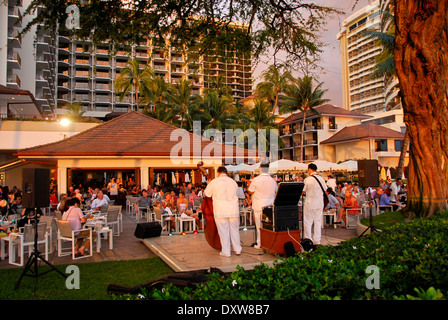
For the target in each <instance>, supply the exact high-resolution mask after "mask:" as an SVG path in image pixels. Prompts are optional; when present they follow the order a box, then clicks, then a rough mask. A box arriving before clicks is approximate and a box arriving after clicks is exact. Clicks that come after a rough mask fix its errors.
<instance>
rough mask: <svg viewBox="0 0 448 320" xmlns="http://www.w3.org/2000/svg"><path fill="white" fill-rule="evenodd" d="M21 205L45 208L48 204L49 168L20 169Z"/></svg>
mask: <svg viewBox="0 0 448 320" xmlns="http://www.w3.org/2000/svg"><path fill="white" fill-rule="evenodd" d="M22 190H23V191H22V207H23V208H46V207H48V206H50V170H49V169H42V168H24V169H22Z"/></svg>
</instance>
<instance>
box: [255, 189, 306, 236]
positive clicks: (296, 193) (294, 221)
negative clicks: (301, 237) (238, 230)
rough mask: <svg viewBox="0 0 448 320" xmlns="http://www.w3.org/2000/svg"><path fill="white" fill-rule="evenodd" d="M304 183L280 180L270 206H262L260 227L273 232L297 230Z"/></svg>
mask: <svg viewBox="0 0 448 320" xmlns="http://www.w3.org/2000/svg"><path fill="white" fill-rule="evenodd" d="M304 186H305V184H304V183H303V182H282V183H280V184H279V186H278V190H277V194H276V195H275V200H274V204H273V205H272V206H267V207H263V211H262V217H261V222H262V227H263V229H266V230H271V231H275V232H280V231H287V230H299V228H300V226H299V207H298V204H299V200H300V196H301V195H302V190H303V188H304Z"/></svg>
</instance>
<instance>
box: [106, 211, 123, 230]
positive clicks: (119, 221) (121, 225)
mask: <svg viewBox="0 0 448 320" xmlns="http://www.w3.org/2000/svg"><path fill="white" fill-rule="evenodd" d="M113 209H118V210H119V212H118V224H119V225H120V232H123V213H122V209H123V207H122V206H120V205H113V206H109V210H113Z"/></svg>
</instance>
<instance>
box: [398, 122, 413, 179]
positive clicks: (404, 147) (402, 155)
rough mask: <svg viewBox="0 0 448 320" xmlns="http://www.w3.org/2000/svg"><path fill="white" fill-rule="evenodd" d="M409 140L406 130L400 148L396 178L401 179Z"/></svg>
mask: <svg viewBox="0 0 448 320" xmlns="http://www.w3.org/2000/svg"><path fill="white" fill-rule="evenodd" d="M409 140H410V139H409V133H408V130H407V129H406V132H405V133H404V139H403V144H402V146H401V152H400V159H399V160H398V166H397V174H396V178H401V177H402V176H403V169H404V161H405V160H406V156H407V155H408V148H409Z"/></svg>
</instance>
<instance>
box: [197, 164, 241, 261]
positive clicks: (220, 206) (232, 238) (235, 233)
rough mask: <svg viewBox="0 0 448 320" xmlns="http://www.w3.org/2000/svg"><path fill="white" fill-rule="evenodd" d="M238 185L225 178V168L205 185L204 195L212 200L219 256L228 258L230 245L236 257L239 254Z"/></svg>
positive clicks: (219, 169)
mask: <svg viewBox="0 0 448 320" xmlns="http://www.w3.org/2000/svg"><path fill="white" fill-rule="evenodd" d="M237 190H238V185H237V183H236V182H235V181H234V180H233V179H231V178H230V177H228V176H227V169H226V168H225V167H219V168H218V177H217V178H216V179H213V180H212V181H210V182H209V183H208V184H207V188H205V191H204V194H205V196H207V197H211V198H212V199H213V215H214V218H215V222H216V228H217V229H218V234H219V238H220V240H221V252H220V255H221V256H224V257H230V256H231V255H230V251H231V250H230V249H231V247H230V244H232V247H233V250H234V251H235V253H236V254H237V255H240V254H241V250H242V248H241V243H240V215H239V208H238V196H237Z"/></svg>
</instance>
